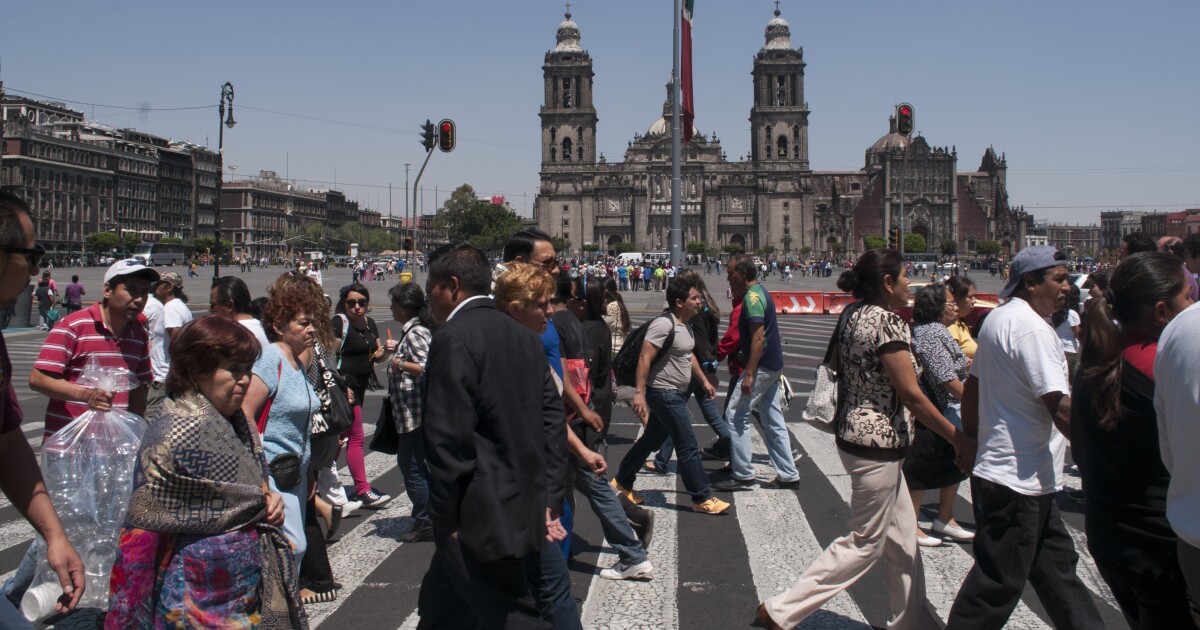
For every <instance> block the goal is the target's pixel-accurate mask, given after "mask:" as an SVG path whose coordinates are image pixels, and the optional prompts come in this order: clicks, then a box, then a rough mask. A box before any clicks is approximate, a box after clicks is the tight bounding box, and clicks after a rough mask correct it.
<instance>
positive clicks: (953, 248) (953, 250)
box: [941, 238, 958, 256]
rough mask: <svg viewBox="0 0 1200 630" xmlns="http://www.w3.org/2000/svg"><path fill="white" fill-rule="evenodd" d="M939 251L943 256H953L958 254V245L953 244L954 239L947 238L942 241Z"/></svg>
mask: <svg viewBox="0 0 1200 630" xmlns="http://www.w3.org/2000/svg"><path fill="white" fill-rule="evenodd" d="M941 250H942V255H943V256H953V255H955V254H957V253H958V243H955V242H954V239H952V238H948V239H946V240H944V241H942V245H941Z"/></svg>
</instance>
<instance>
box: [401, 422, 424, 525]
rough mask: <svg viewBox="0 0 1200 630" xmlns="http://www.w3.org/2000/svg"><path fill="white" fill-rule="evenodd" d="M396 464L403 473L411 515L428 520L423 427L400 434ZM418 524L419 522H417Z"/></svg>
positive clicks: (421, 519)
mask: <svg viewBox="0 0 1200 630" xmlns="http://www.w3.org/2000/svg"><path fill="white" fill-rule="evenodd" d="M396 465H397V466H399V467H400V472H402V473H404V490H405V492H408V500H409V501H412V506H413V509H412V516H413V518H415V519H417V520H418V521H428V520H429V471H428V469H426V468H425V429H424V427H417V428H416V429H415V430H413V431H412V432H410V433H401V434H400V447H399V449H397V451H396ZM418 525H419V524H418Z"/></svg>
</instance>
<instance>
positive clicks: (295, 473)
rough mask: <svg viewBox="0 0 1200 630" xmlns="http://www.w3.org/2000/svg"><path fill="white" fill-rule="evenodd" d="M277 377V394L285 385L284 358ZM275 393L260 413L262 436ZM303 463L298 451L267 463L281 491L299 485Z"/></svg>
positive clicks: (306, 438) (259, 424)
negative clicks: (283, 381)
mask: <svg viewBox="0 0 1200 630" xmlns="http://www.w3.org/2000/svg"><path fill="white" fill-rule="evenodd" d="M275 378H276V380H275V394H278V393H279V388H280V387H282V386H283V383H282V380H283V359H280V360H279V372H278V375H277V376H276V377H275ZM275 394H271V397H270V398H268V399H267V404H265V405H263V410H262V413H260V414H259V415H258V434H259V435H260V436H261V435H262V434H263V433H264V432H265V431H266V430H267V416H268V415H269V414H270V413H271V405H272V404H273V403H274V402H275ZM304 447H305V448H306V449H307V448H308V433H307V432H306V433H305V434H304ZM301 463H302V458H301V457H300V455H299V454H297V453H284V454H282V455H276V456H275V457H273V458H272V459H271V463H269V464H267V468H268V469H269V470H270V471H271V478H272V479H274V480H275V487H276V488H279V490H280V491H281V492H287V491H288V490H291V489H292V488H295V487H296V486H297V485H299V483H300V477H301V473H302V472H303V471H302V470H301V469H300V464H301Z"/></svg>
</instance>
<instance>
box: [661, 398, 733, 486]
mask: <svg viewBox="0 0 1200 630" xmlns="http://www.w3.org/2000/svg"><path fill="white" fill-rule="evenodd" d="M687 395H688V396H689V397H691V396H695V397H696V403H697V404H699V405H700V413H702V414H704V421H705V422H707V423H708V426H710V427H712V430H713V432H714V433H716V434H717V437H718V438H721V439H723V440H726V441H728V440H729V424H728V423H727V422H725V417H724V416H722V415H721V412H720V411H719V410H718V409H717V399H715V398H711V399H710V398H708V397H706V396H705V395H704V383H702V382H700V381H699V380H698V379H695V378H693V379H692V382H691V384H690V385H689V386H688V391H687ZM674 454H675V443H674V442H672V441H671V436H669V435H668V436H667V439H666V440H664V441H663V444H662V446H661V447H659V449H658V455H655V456H654V465H655V466H657V467H658V469H659V470H666V469H667V465H668V464H670V463H671V456H672V455H674Z"/></svg>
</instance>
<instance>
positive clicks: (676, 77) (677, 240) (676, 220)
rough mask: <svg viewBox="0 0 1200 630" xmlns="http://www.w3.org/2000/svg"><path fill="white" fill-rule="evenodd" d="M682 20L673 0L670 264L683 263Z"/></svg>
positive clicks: (679, 0) (678, 4)
mask: <svg viewBox="0 0 1200 630" xmlns="http://www.w3.org/2000/svg"><path fill="white" fill-rule="evenodd" d="M682 21H683V0H675V33H674V41H673V44H672V46H671V50H672V52H673V56H674V65H673V66H672V70H671V264H672V265H675V266H677V267H678V266H680V265H682V264H683V217H682V214H681V209H680V206H679V191H680V187H681V185H682V182H681V180H682V177H681V175H680V138H681V137H682V136H681V132H680V127H679V103H680V101H681V100H682V98H683V97H682V90H681V85H680V83H681V81H680V70H679V65H680V57H681V56H682V52H681V51H682V48H683V39H682V37H681V35H680V30H681V28H682V24H681V22H682Z"/></svg>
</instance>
